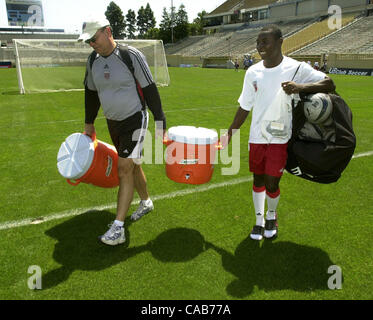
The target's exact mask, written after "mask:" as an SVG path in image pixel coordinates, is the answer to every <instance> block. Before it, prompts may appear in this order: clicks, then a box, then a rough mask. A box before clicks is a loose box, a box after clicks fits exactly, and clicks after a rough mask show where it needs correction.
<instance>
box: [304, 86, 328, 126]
mask: <svg viewBox="0 0 373 320" xmlns="http://www.w3.org/2000/svg"><path fill="white" fill-rule="evenodd" d="M332 109H333V104H332V101H331V100H330V97H329V96H328V95H327V94H325V93H316V94H311V95H308V96H306V98H305V102H304V115H305V116H306V118H307V120H308V121H309V122H311V123H315V124H321V123H324V122H325V121H326V120H328V118H329V116H330V114H331V113H332Z"/></svg>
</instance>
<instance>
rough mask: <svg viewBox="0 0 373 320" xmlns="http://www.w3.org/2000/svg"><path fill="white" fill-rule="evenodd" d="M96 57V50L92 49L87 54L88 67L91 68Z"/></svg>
mask: <svg viewBox="0 0 373 320" xmlns="http://www.w3.org/2000/svg"><path fill="white" fill-rule="evenodd" d="M96 57H97V52H96V51H93V52H92V53H91V54H90V56H89V68H90V69H91V70H92V66H93V62H95V59H96Z"/></svg>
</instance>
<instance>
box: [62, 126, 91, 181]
mask: <svg viewBox="0 0 373 320" xmlns="http://www.w3.org/2000/svg"><path fill="white" fill-rule="evenodd" d="M94 154H95V149H94V143H93V141H92V140H91V138H90V137H88V136H87V135H85V134H82V133H73V134H72V135H70V136H68V137H67V138H66V140H65V142H63V143H62V144H61V147H60V150H59V151H58V154H57V168H58V171H59V173H60V174H61V175H62V176H63V177H65V178H66V179H79V178H80V177H82V176H83V175H84V174H85V173H86V172H87V171H88V169H89V167H90V166H91V164H92V161H93V157H94Z"/></svg>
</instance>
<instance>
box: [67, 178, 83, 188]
mask: <svg viewBox="0 0 373 320" xmlns="http://www.w3.org/2000/svg"><path fill="white" fill-rule="evenodd" d="M66 181H67V183H68V184H71V185H72V186H74V187H75V186H77V185H78V184H79V183H80V180H76V181H75V182H72V181H71V180H70V179H66Z"/></svg>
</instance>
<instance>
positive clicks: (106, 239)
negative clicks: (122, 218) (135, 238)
mask: <svg viewBox="0 0 373 320" xmlns="http://www.w3.org/2000/svg"><path fill="white" fill-rule="evenodd" d="M109 227H110V229H109V230H108V231H106V233H105V234H104V235H103V236H101V237H99V238H100V240H101V241H102V242H103V243H105V244H108V245H110V246H116V245H118V244H121V243H123V242H125V241H126V235H125V232H124V227H120V226H118V225H116V224H115V223H112V224H109Z"/></svg>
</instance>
